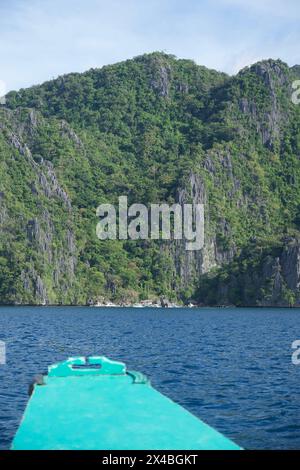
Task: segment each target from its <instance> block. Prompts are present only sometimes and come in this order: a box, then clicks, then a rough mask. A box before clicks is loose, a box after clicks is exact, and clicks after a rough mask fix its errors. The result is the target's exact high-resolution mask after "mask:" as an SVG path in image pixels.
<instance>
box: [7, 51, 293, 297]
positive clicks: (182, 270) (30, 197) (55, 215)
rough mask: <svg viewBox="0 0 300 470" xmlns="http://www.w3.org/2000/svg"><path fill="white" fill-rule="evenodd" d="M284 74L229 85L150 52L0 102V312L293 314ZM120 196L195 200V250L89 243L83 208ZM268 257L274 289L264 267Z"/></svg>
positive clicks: (253, 75) (265, 73) (246, 74)
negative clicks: (202, 220) (286, 310)
mask: <svg viewBox="0 0 300 470" xmlns="http://www.w3.org/2000/svg"><path fill="white" fill-rule="evenodd" d="M297 70H298V69H290V68H289V67H288V66H287V65H286V64H284V63H282V62H280V61H272V60H269V61H264V62H260V63H258V64H256V65H254V66H252V67H250V68H246V69H244V70H243V71H241V72H240V73H239V74H238V75H237V76H235V77H229V76H227V75H225V74H223V73H219V72H216V71H213V70H208V69H206V68H205V67H200V66H197V65H196V64H195V63H193V62H192V61H189V60H178V59H176V58H175V57H173V56H170V55H166V54H163V53H153V54H148V55H143V56H140V57H137V58H135V59H133V60H128V61H126V62H122V63H119V64H116V65H112V66H106V67H103V68H102V69H92V70H89V71H88V72H86V73H84V74H69V75H65V76H62V77H59V78H58V79H56V80H53V81H49V82H46V83H44V84H42V85H40V86H34V87H32V88H29V89H25V90H20V91H18V92H11V93H9V95H8V96H7V104H6V105H5V106H2V107H1V108H0V181H1V183H0V224H1V225H0V301H1V302H2V303H58V304H59V303H70V304H76V303H80V304H85V303H87V302H88V301H89V300H92V301H95V300H97V299H100V298H106V299H111V300H115V301H118V302H128V301H129V302H130V301H131V302H134V301H137V300H138V299H142V298H158V297H159V296H165V297H168V298H170V299H172V300H176V301H181V302H188V301H189V300H190V299H195V300H197V301H199V302H200V303H205V304H220V303H221V304H223V303H225V304H227V303H233V304H237V305H244V304H246V305H248V304H249V305H250V304H252V305H253V304H257V302H259V303H261V304H274V303H275V304H280V303H283V304H289V305H294V304H295V303H297V302H298V299H299V294H298V291H297V286H296V283H295V282H294V280H293V279H292V274H291V275H289V273H285V274H284V263H285V256H286V255H285V253H286V251H288V249H289V248H288V247H289V246H290V245H291V250H292V251H293V250H295V249H296V248H295V247H294V245H295V243H296V246H297V242H294V241H291V240H297V237H298V230H300V210H299V207H300V190H299V182H300V109H299V108H300V106H298V107H297V106H295V105H293V104H292V102H291V83H292V81H293V80H294V79H295V78H297ZM121 195H127V196H128V202H129V204H132V203H134V202H139V203H144V204H146V205H149V204H150V203H159V202H167V203H172V202H174V201H178V200H179V198H180V197H184V198H186V199H189V200H194V201H195V202H205V204H206V206H205V207H206V209H205V210H206V237H205V238H206V239H205V247H204V250H203V251H201V252H194V253H192V254H191V253H189V254H188V253H186V252H185V250H184V248H183V245H180V244H178V243H177V244H175V242H166V241H142V240H140V241H131V240H128V241H124V240H123V241H122V240H120V241H119V240H116V241H114V240H111V241H102V242H101V241H99V240H98V239H97V238H96V233H95V227H96V224H97V219H96V215H95V211H96V208H97V206H98V205H99V204H101V203H103V202H109V203H115V204H116V203H117V200H118V197H119V196H121ZM288 238H289V240H290V241H289V242H286V240H287V239H288ZM293 253H294V252H293ZM288 256H289V255H288ZM291 256H292V255H291ZM268 257H269V258H268ZM276 257H277V258H278V257H279V265H280V269H281V274H280V276H281V277H280V282H279V284H278V283H277V284H276V282H275V281H274V276H275V274H276V270H275V268H274V269H273V270H272V269H271V270H269V271H270V272H269V271H268V270H267V269H266V263H267V262H266V259H270V260H271V259H272V260H273V261H272V263H273V264H274V263H275V261H274V260H275V259H276ZM296 258H297V256H296ZM296 258H295V259H296ZM295 262H296V261H295ZM270 263H271V261H270ZM272 263H271V264H272ZM273 264H272V266H273ZM278 269H279V268H278ZM274 273H275V274H274ZM253 279H256V280H258V281H257V282H256V283H253V282H252V280H253ZM274 283H275V284H274ZM274 292H275V293H276V295H275V294H274Z"/></svg>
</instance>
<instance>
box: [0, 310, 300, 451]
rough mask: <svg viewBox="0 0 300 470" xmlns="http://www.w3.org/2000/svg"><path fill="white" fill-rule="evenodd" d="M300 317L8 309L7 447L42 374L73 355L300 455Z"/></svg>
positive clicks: (247, 438) (238, 432) (1, 401)
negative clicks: (122, 370)
mask: <svg viewBox="0 0 300 470" xmlns="http://www.w3.org/2000/svg"><path fill="white" fill-rule="evenodd" d="M296 339H300V311H299V310H297V309H258V308H256V309H239V308H232V309H231V308H226V309H213V308H203V309H153V308H152V309H151V308H149V309H147V308H143V309H142V308H141V309H135V308H88V307H1V308H0V340H2V341H5V343H6V352H7V363H6V365H0V448H1V449H7V448H9V446H10V443H11V440H12V438H13V436H14V433H15V431H16V429H17V426H18V423H19V422H20V419H21V417H22V413H23V411H24V408H25V405H26V403H27V400H28V394H27V391H28V385H29V383H30V381H31V379H32V377H33V376H34V375H35V374H36V373H40V372H44V371H46V369H47V366H48V365H50V364H52V363H54V362H56V361H59V360H63V359H65V358H66V357H68V356H71V355H92V354H97V355H106V356H108V357H110V358H112V359H117V360H121V361H124V362H126V364H127V366H128V368H129V369H134V370H139V371H141V372H144V373H145V374H146V375H148V377H149V378H150V379H151V382H152V385H153V386H155V387H156V388H157V389H158V390H160V391H161V392H163V393H164V394H166V395H168V396H169V397H170V398H172V399H173V400H175V401H176V402H178V403H180V404H181V405H183V406H184V407H186V408H187V409H188V410H190V411H191V412H192V413H194V414H195V415H197V416H198V417H199V418H201V419H202V420H204V421H206V422H207V423H208V424H210V425H211V426H213V427H215V428H216V429H218V430H219V431H220V432H222V433H223V434H225V435H226V436H228V437H230V438H232V439H233V440H234V441H235V442H236V443H238V444H239V445H241V446H242V447H244V448H248V449H297V448H300V387H299V384H300V366H295V365H293V364H292V361H291V356H292V352H293V351H292V349H291V344H292V342H293V341H294V340H296Z"/></svg>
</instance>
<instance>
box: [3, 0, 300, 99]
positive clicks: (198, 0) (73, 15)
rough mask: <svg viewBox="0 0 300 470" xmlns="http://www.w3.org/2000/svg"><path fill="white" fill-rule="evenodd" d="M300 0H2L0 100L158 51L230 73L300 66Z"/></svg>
mask: <svg viewBox="0 0 300 470" xmlns="http://www.w3.org/2000/svg"><path fill="white" fill-rule="evenodd" d="M299 24H300V0H0V96H3V94H4V92H7V91H10V90H12V89H14V90H16V89H19V88H22V87H28V86H30V85H33V84H38V83H42V82H43V81H45V80H49V79H52V78H55V77H57V76H58V75H62V74H65V73H69V72H83V71H85V70H88V69H90V68H92V67H101V66H103V65H106V64H111V63H115V62H119V61H121V60H125V59H129V58H132V57H134V56H137V55H140V54H143V53H146V52H153V51H164V52H166V53H170V54H175V55H176V56H177V57H179V58H187V59H192V60H194V61H195V62H196V63H197V64H199V65H205V66H207V67H210V68H214V69H217V70H220V71H224V72H227V73H229V74H235V73H237V72H238V71H239V70H240V69H241V68H243V67H245V66H246V65H250V64H251V63H254V62H257V61H258V60H261V59H267V58H270V57H271V58H274V59H277V58H280V59H282V60H284V61H285V62H287V63H288V64H289V65H294V64H300V28H299Z"/></svg>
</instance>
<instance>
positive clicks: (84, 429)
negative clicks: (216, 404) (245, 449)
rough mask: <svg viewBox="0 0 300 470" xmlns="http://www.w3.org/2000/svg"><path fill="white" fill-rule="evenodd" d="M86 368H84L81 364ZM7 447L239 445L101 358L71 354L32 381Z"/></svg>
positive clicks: (137, 377) (136, 375)
mask: <svg viewBox="0 0 300 470" xmlns="http://www.w3.org/2000/svg"><path fill="white" fill-rule="evenodd" d="M85 367H86V368H85ZM12 449H15V450H22V449H33V450H34V449H36V450H38V449H39V450H48V449H53V450H54V449H74V450H75V449H77V450H83V449H84V450H85V449H87V450H89V449H90V450H92V449H93V450H100V449H104V450H126V449H128V450H137V449H147V450H148V449H149V450H155V449H161V450H163V449H165V450H174V449H182V450H184V449H186V450H189V449H197V450H201V449H205V450H209V449H214V450H215V449H220V450H221V449H222V450H224V449H232V450H234V449H236V450H238V449H240V447H239V446H237V445H236V444H235V443H233V442H232V441H231V440H229V439H227V438H226V437H224V436H223V435H222V434H220V433H219V432H217V431H216V430H214V429H213V428H211V427H210V426H208V425H207V424H205V423H204V422H202V421H201V420H199V419H198V418H196V417H195V416H193V415H192V414H191V413H189V412H188V411H187V410H185V409H184V408H182V407H181V406H180V405H178V404H176V403H174V402H173V401H172V400H170V399H169V398H167V397H166V396H164V395H162V394H161V393H159V392H158V391H157V390H155V389H154V388H153V387H152V386H151V385H150V383H149V382H148V380H147V379H146V377H145V376H143V375H142V374H139V373H135V372H127V371H126V367H125V364H123V363H120V362H114V361H110V360H109V359H107V358H105V357H93V358H89V360H88V363H86V360H85V358H70V359H68V360H67V361H65V362H63V363H59V364H56V365H54V366H50V367H49V371H48V375H47V376H45V377H44V385H37V384H36V385H35V386H34V391H33V394H32V396H31V398H30V400H29V402H28V405H27V407H26V410H25V413H24V416H23V419H22V421H21V424H20V427H19V429H18V431H17V433H16V436H15V438H14V440H13V443H12Z"/></svg>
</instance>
